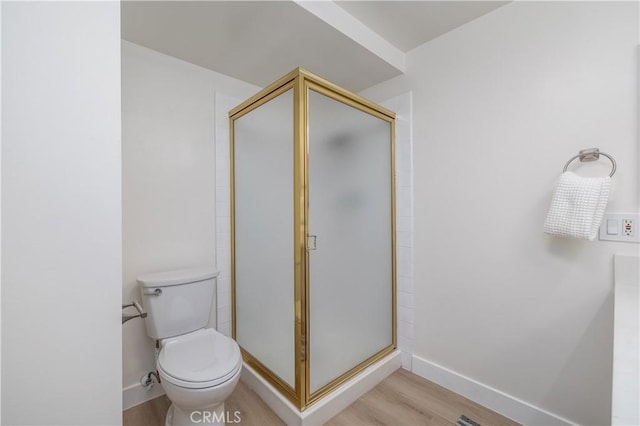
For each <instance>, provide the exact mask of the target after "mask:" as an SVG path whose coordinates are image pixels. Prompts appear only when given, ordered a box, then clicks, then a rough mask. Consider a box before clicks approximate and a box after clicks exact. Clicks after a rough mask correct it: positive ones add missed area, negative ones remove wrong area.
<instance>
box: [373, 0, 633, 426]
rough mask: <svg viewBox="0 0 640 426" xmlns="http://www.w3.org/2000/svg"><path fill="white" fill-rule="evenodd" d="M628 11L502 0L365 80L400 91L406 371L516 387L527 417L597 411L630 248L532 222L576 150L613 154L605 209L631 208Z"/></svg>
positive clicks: (601, 418)
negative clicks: (409, 137)
mask: <svg viewBox="0 0 640 426" xmlns="http://www.w3.org/2000/svg"><path fill="white" fill-rule="evenodd" d="M637 9H638V4H637V3H636V2H626V3H622V2H621V3H610V2H588V3H587V2H584V3H583V2H515V3H512V4H509V5H507V6H505V7H502V8H500V9H497V10H496V11H494V12H492V13H490V14H488V15H486V16H484V17H482V18H480V19H478V20H476V21H473V22H471V23H469V24H467V25H465V26H463V27H460V28H458V29H456V30H454V31H452V32H450V33H448V34H446V35H444V36H441V37H440V38H438V39H435V40H433V41H431V42H429V43H427V44H425V45H422V46H420V47H418V48H416V49H415V50H413V51H411V52H410V53H409V54H408V58H407V59H408V61H407V62H408V70H407V74H406V75H405V76H401V77H398V78H395V79H393V80H390V81H388V82H385V83H383V84H381V85H378V86H376V87H374V88H371V89H369V90H367V91H365V92H364V95H365V96H369V97H371V98H372V99H374V100H382V99H387V98H388V97H390V96H392V95H394V94H398V93H402V92H405V91H407V90H412V91H413V107H414V109H413V112H414V120H413V121H414V170H415V176H414V179H415V182H414V183H415V194H414V199H415V212H414V213H415V214H414V218H415V219H414V220H415V224H414V226H415V342H414V345H415V346H414V347H415V355H416V357H415V358H414V369H415V367H416V360H418V361H420V362H422V363H423V364H424V365H425V366H429V367H433V368H435V369H437V368H439V367H438V366H441V367H444V369H448V370H449V371H450V372H451V375H462V376H465V379H466V378H468V379H470V380H469V381H468V384H469V385H470V386H471V381H473V380H475V381H476V382H479V383H480V384H482V385H487V386H489V387H492V388H494V390H497V391H498V392H496V393H494V396H495V395H498V394H499V393H500V392H502V393H504V394H506V395H507V397H508V399H509V398H510V401H511V402H513V403H514V404H515V405H517V404H519V402H517V401H516V399H520V400H521V401H520V402H522V404H520V405H521V408H524V411H522V412H521V413H520V414H517V413H516V414H517V415H521V418H519V419H516V420H520V421H521V422H522V421H524V422H525V423H527V424H536V423H538V424H540V423H541V422H543V421H549V419H553V418H554V416H553V415H552V416H551V417H549V416H547V415H546V414H545V413H544V411H548V412H550V413H551V414H555V418H556V420H557V421H561V419H560V418H561V417H564V418H566V419H567V420H569V421H573V422H579V423H582V424H608V423H609V422H610V397H611V360H612V355H611V344H612V328H611V327H612V293H611V292H612V277H613V272H612V269H613V254H614V253H635V252H637V251H638V246H637V245H634V244H626V243H610V242H598V241H597V242H593V243H589V242H579V241H570V240H564V239H557V238H552V237H550V236H547V235H545V234H543V233H542V224H543V221H544V217H545V214H546V211H547V209H548V207H549V202H550V198H551V193H552V189H553V186H554V182H555V180H556V179H557V177H558V175H559V174H560V172H561V170H562V167H563V165H564V163H565V161H566V160H568V159H569V158H570V157H571V156H573V155H574V154H576V153H577V151H578V150H580V149H583V148H590V147H600V148H601V150H603V151H604V152H607V153H610V154H612V155H613V156H614V157H615V158H616V159H617V160H618V172H617V173H616V175H615V178H614V187H615V188H614V191H613V194H612V196H611V198H610V203H609V207H608V209H607V210H608V211H610V212H621V211H637V210H638V194H639V188H638V177H639V167H638V139H637V137H638V130H637V126H638V102H637V94H638V80H637V79H638V65H637V60H638V49H637V43H638V38H637V37H638V10H637ZM608 170H609V166H608V164H607V161H602V162H601V163H599V164H593V163H592V164H585V165H582V166H581V167H580V168H579V172H580V173H582V174H599V175H601V174H604V173H608ZM444 369H442V368H441V369H440V371H441V372H442V373H443V374H445V370H444ZM426 370H428V368H426V367H425V371H426ZM446 374H449V373H446ZM474 386H475V385H474ZM480 387H482V386H480ZM478 389H479V388H478ZM483 389H484V390H483V392H484V391H485V390H487V389H485V388H483ZM514 398H515V399H514ZM528 404H530V405H531V406H533V409H532V410H529V411H527V410H528V408H527V405H528ZM498 405H500V404H498ZM507 405H509V404H507ZM507 408H508V407H507ZM529 408H531V407H529ZM515 411H518V410H515ZM512 415H513V414H512ZM543 419H544V420H543Z"/></svg>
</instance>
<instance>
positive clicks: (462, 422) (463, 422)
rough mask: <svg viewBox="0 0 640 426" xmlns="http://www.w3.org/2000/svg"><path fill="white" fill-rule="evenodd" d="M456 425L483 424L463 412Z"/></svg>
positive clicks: (477, 425)
mask: <svg viewBox="0 0 640 426" xmlns="http://www.w3.org/2000/svg"><path fill="white" fill-rule="evenodd" d="M456 426H481V425H480V423H478V422H474V421H473V420H471V419H470V418H469V417H467V416H465V415H464V414H463V415H461V416H460V418H459V419H458V422H457V423H456Z"/></svg>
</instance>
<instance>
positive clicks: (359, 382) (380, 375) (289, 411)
mask: <svg viewBox="0 0 640 426" xmlns="http://www.w3.org/2000/svg"><path fill="white" fill-rule="evenodd" d="M400 366H401V360H400V351H395V352H393V353H391V354H389V355H388V356H387V357H385V358H384V359H382V360H380V361H378V362H377V363H375V364H374V365H371V366H369V367H367V368H366V369H364V371H362V372H361V373H359V374H358V375H356V376H355V377H354V378H352V379H350V380H348V381H346V382H345V383H343V384H342V385H340V386H339V387H338V388H337V389H336V390H334V391H333V392H331V393H330V394H329V395H327V396H325V397H324V398H322V400H320V401H318V402H316V403H315V404H313V405H312V406H311V407H309V408H307V409H306V410H305V411H303V412H300V411H299V410H298V409H297V408H296V407H295V406H294V405H293V404H291V402H289V400H287V399H286V398H285V397H283V396H282V395H281V394H280V393H279V392H278V391H277V390H276V389H275V388H274V387H273V386H271V384H270V383H268V382H267V381H266V380H265V379H263V378H262V377H261V376H260V375H259V374H258V373H256V372H255V370H253V369H252V368H251V367H249V366H247V365H246V364H245V365H244V366H243V371H242V376H241V380H242V381H243V382H245V383H246V384H247V385H248V386H249V387H250V388H251V389H253V390H254V391H255V392H256V393H257V394H258V396H260V398H261V399H262V400H263V401H264V402H265V403H266V404H267V405H268V406H269V407H270V408H271V409H272V410H273V411H274V412H275V413H276V414H277V415H278V417H280V418H281V419H282V420H283V421H284V422H285V423H286V424H287V425H289V426H308V425H309V426H310V425H322V424H324V423H326V422H327V421H328V420H329V419H330V418H332V417H333V416H335V415H336V414H338V413H339V412H340V411H342V410H344V409H345V408H347V407H348V406H349V405H351V403H353V402H354V401H355V400H357V399H358V398H360V397H361V396H362V395H364V394H365V393H367V392H368V391H369V390H371V389H372V388H373V387H375V386H376V385H377V384H378V383H380V382H381V381H382V380H384V379H385V378H386V377H387V376H389V375H390V374H391V373H393V372H394V371H396V370H397V369H398V368H400Z"/></svg>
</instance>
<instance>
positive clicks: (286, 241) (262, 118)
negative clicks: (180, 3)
mask: <svg viewBox="0 0 640 426" xmlns="http://www.w3.org/2000/svg"><path fill="white" fill-rule="evenodd" d="M292 91H293V90H292V89H289V90H287V91H286V92H284V93H282V94H280V95H278V96H277V97H275V98H273V99H271V100H269V101H268V102H266V103H264V104H262V105H261V106H259V107H257V108H256V109H254V110H253V111H251V112H249V113H247V114H245V115H243V116H242V117H240V118H238V119H236V120H235V121H234V128H233V132H234V142H233V167H234V182H233V184H234V194H235V195H234V197H235V198H234V230H235V246H234V250H235V257H234V259H235V281H234V283H235V298H236V301H235V306H236V312H235V315H236V322H235V327H236V341H237V342H238V344H240V346H241V347H242V348H243V349H244V350H245V351H247V352H249V354H251V355H252V356H253V357H254V358H255V359H257V360H259V361H260V362H261V363H262V364H263V365H264V366H265V367H267V368H268V369H269V370H271V371H272V372H273V373H274V374H276V375H277V376H278V377H279V378H280V379H282V380H283V381H284V382H286V383H287V384H288V385H289V386H291V387H292V388H293V387H295V363H294V318H295V317H294V305H293V300H294V294H293V291H294V285H293V283H294V256H293V255H294V249H293V223H294V221H293V114H292V112H291V111H292V109H293V93H292Z"/></svg>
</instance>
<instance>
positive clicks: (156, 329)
mask: <svg viewBox="0 0 640 426" xmlns="http://www.w3.org/2000/svg"><path fill="white" fill-rule="evenodd" d="M217 276H218V271H216V270H215V269H214V268H211V267H202V268H191V269H180V270H175V271H167V272H158V273H154V274H146V275H142V276H140V277H139V278H138V284H139V285H140V289H141V292H142V304H143V305H144V308H145V309H146V311H147V317H146V318H145V323H146V326H147V334H148V335H149V337H152V338H154V339H164V338H166V337H172V336H177V335H180V334H185V333H189V332H191V331H194V330H198V329H200V328H204V327H206V326H207V323H208V322H209V315H210V313H211V309H212V303H213V296H214V291H215V288H216V286H215V279H216V277H217Z"/></svg>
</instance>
